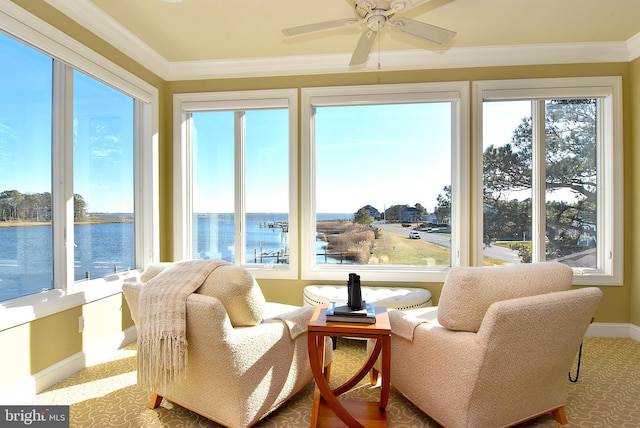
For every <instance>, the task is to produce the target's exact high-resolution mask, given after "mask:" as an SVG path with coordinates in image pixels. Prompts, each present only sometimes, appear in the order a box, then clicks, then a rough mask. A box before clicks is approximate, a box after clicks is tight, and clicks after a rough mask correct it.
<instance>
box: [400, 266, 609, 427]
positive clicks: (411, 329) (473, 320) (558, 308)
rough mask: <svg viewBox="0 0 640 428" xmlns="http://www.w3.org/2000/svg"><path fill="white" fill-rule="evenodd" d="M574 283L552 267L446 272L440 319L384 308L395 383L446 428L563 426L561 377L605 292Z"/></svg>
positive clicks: (565, 379) (566, 271) (560, 269)
mask: <svg viewBox="0 0 640 428" xmlns="http://www.w3.org/2000/svg"><path fill="white" fill-rule="evenodd" d="M571 279H572V271H571V269H570V268H568V267H567V266H564V265H562V264H559V263H539V264H523V265H518V266H511V267H501V268H478V267H460V268H452V269H451V271H450V272H449V274H448V276H447V279H446V281H445V284H444V287H443V290H442V295H441V297H440V301H439V305H438V307H437V320H435V319H434V318H435V317H434V314H435V313H434V312H433V310H426V311H423V312H422V313H420V312H419V311H413V313H412V312H411V311H410V312H399V311H392V312H391V313H390V319H391V327H392V332H393V334H392V351H391V355H392V356H391V383H392V385H393V386H394V387H395V388H396V389H397V390H398V391H399V392H400V393H401V394H402V395H404V396H405V397H406V398H408V399H409V400H410V401H412V402H413V403H414V404H415V405H416V406H417V407H418V408H420V409H421V410H422V411H424V412H425V413H426V414H428V415H429V416H430V417H432V418H433V419H435V420H436V421H438V422H439V423H440V424H442V425H443V426H445V427H447V428H456V427H478V428H487V427H492V428H493V427H502V426H511V425H514V424H518V423H520V422H523V421H525V420H528V419H531V418H534V417H536V416H539V415H543V414H545V413H550V412H551V413H553V416H554V417H555V419H556V420H557V421H558V422H560V423H563V424H564V423H567V417H566V414H565V410H564V406H565V401H566V385H567V382H568V376H567V374H568V372H569V370H570V368H571V365H572V363H573V361H574V359H575V357H576V354H577V352H578V349H579V347H580V343H581V341H582V339H583V336H584V334H585V332H586V330H587V328H588V326H589V323H590V322H591V320H592V317H593V315H594V311H595V309H596V306H597V304H598V302H599V300H600V297H601V295H602V292H601V290H600V289H599V288H595V287H590V288H582V289H575V290H571ZM420 316H423V317H424V318H420Z"/></svg>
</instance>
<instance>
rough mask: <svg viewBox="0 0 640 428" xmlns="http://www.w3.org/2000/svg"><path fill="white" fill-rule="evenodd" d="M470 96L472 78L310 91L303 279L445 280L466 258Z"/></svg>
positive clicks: (305, 114) (304, 133) (307, 95)
mask: <svg viewBox="0 0 640 428" xmlns="http://www.w3.org/2000/svg"><path fill="white" fill-rule="evenodd" d="M467 97H468V85H467V84H466V83H445V84H411V85H378V86H366V87H333V88H305V89H303V90H302V100H303V107H302V114H303V118H302V123H303V130H302V138H303V142H302V148H303V157H302V159H303V171H302V177H303V192H302V196H303V200H302V207H303V210H304V212H303V215H302V221H303V234H302V236H303V240H302V248H303V253H302V266H303V279H335V280H339V279H345V278H346V277H347V276H346V275H347V274H348V273H349V272H353V271H357V272H358V273H359V274H362V275H363V277H364V278H367V279H369V280H392V281H425V280H430V279H433V280H442V279H444V273H445V272H446V270H447V269H448V268H449V267H450V266H455V265H459V264H464V263H466V261H465V260H466V257H467V254H468V251H467V250H466V249H465V248H463V246H465V245H466V244H465V243H464V241H463V239H462V237H463V236H465V234H466V226H465V225H466V224H467V223H468V221H466V220H465V218H468V217H467V216H466V214H465V213H466V212H467V209H466V208H465V207H466V202H465V198H462V197H461V195H463V194H466V193H467V191H468V189H467V188H466V185H467V184H466V183H467V182H468V180H467V179H466V178H465V171H468V167H466V166H465V165H467V163H468V156H467V153H468V149H466V147H467V144H468V143H467V137H466V134H465V130H466V129H467V127H468V125H467V123H468V118H467V111H468V108H467V107H466V105H467V103H468V99H467ZM412 232H413V233H412ZM416 237H418V238H420V239H414V238H416Z"/></svg>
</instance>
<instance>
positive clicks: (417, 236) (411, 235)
mask: <svg viewBox="0 0 640 428" xmlns="http://www.w3.org/2000/svg"><path fill="white" fill-rule="evenodd" d="M409 239H420V233H419V232H418V231H417V230H412V231H411V232H409Z"/></svg>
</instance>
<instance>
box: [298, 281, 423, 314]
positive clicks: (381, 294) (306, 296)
mask: <svg viewBox="0 0 640 428" xmlns="http://www.w3.org/2000/svg"><path fill="white" fill-rule="evenodd" d="M302 299H303V304H304V305H305V306H316V305H323V304H327V303H329V302H330V301H332V300H335V302H336V305H344V304H346V303H347V286H346V285H307V286H306V287H304V291H303V293H302ZM362 299H363V300H364V301H365V302H371V303H373V304H374V305H376V306H385V307H386V308H387V309H397V310H400V311H406V310H409V309H420V308H426V307H429V306H432V302H431V292H430V291H429V290H425V289H423V288H407V287H362Z"/></svg>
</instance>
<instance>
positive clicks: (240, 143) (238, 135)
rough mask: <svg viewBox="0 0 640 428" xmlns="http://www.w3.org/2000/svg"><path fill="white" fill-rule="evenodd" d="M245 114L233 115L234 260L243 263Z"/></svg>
mask: <svg viewBox="0 0 640 428" xmlns="http://www.w3.org/2000/svg"><path fill="white" fill-rule="evenodd" d="M245 121H246V114H245V112H244V111H236V112H235V115H234V152H235V156H234V159H235V160H234V163H235V192H234V194H235V201H234V210H235V217H234V218H235V221H234V234H235V239H234V242H235V251H236V254H235V262H236V264H238V263H239V264H244V263H246V260H245V255H244V254H245V246H246V244H245V239H244V234H245V230H244V224H245V216H246V212H245V211H246V207H245V146H246V132H245V131H246V127H245V125H246V124H245Z"/></svg>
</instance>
